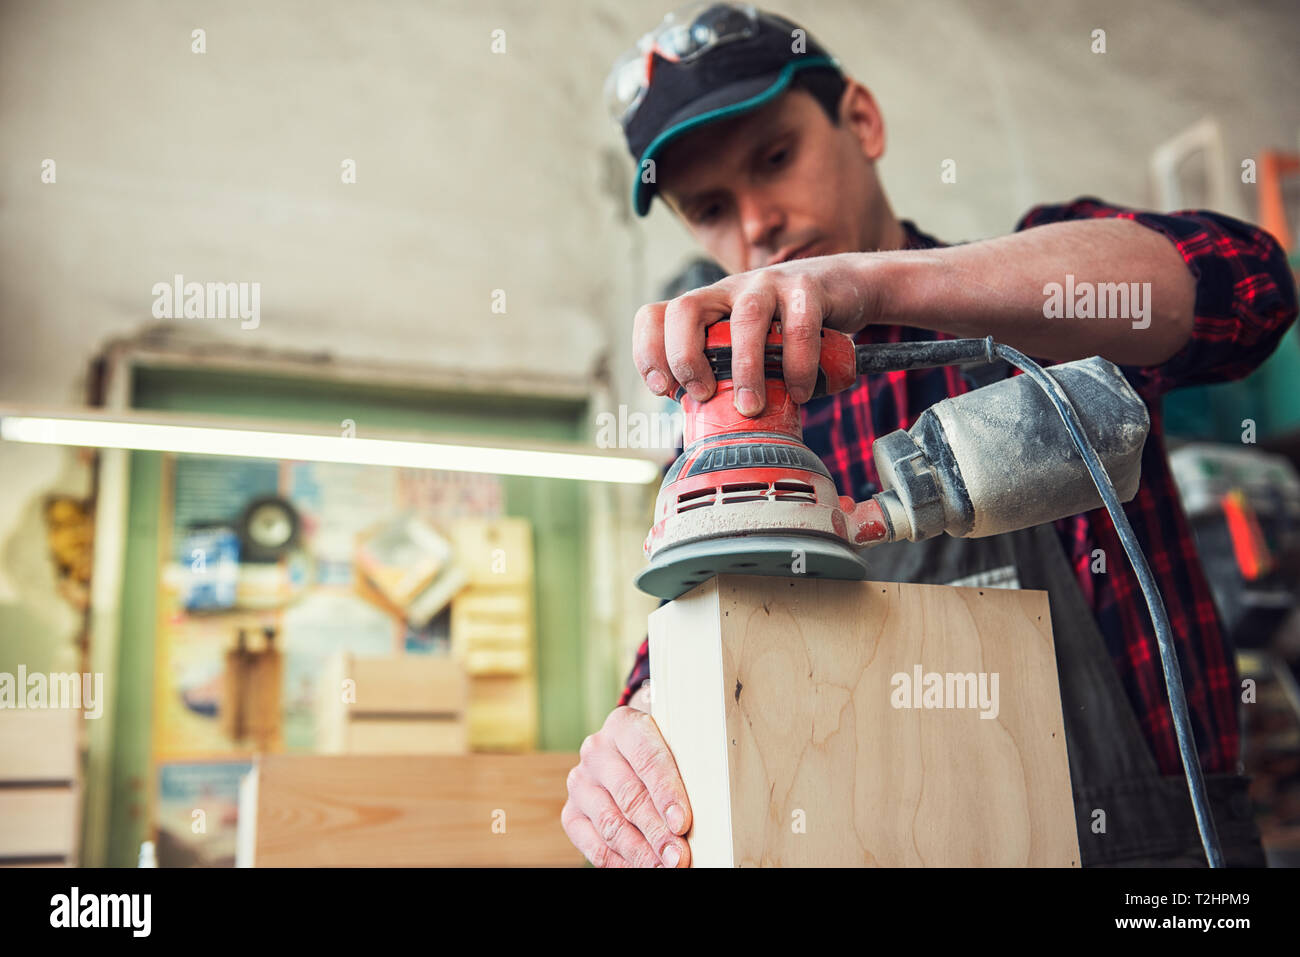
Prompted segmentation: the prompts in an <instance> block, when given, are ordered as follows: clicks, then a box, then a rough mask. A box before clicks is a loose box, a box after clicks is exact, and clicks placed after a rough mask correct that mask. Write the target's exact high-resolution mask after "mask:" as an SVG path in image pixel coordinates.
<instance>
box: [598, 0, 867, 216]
mask: <svg viewBox="0 0 1300 957" xmlns="http://www.w3.org/2000/svg"><path fill="white" fill-rule="evenodd" d="M642 64H643V65H644V66H642ZM805 70H824V71H831V72H833V73H835V74H836V75H842V71H841V70H840V66H839V63H838V62H837V61H836V60H835V58H834V57H833V56H831V54H830V53H829V52H827V50H826V49H825V48H824V47H822V46H821V44H819V43H818V42H817V41H816V40H814V39H813V38H812V37H811V36H810V35H809V34H808V32H807V31H806V30H804V29H803V28H801V27H799V26H798V25H796V24H794V23H792V22H790V21H789V20H786V19H785V18H784V17H779V16H777V15H775V14H771V13H766V12H763V11H759V10H757V9H755V8H754V7H753V6H751V5H750V4H747V3H696V4H692V5H691V6H689V7H684V8H682V9H681V10H679V11H676V12H674V13H671V14H669V15H668V16H666V17H665V18H664V21H663V23H661V24H660V26H659V27H658V28H657V29H656V30H654V31H651V32H650V33H648V34H646V35H645V36H644V37H642V38H641V41H640V43H639V44H638V45H637V47H636V48H635V49H634V50H633V51H630V52H629V53H628V54H625V55H624V57H622V58H621V59H620V60H619V62H618V63H616V64H615V67H614V70H613V72H611V74H610V80H609V83H607V85H606V93H607V96H609V98H610V106H611V108H612V109H613V110H614V112H615V113H616V119H618V121H619V124H620V126H621V127H622V129H623V134H624V136H625V137H626V139H627V146H628V151H629V152H630V153H631V154H632V158H633V159H634V160H635V161H636V164H637V172H636V175H635V176H634V178H633V184H632V207H633V208H634V209H635V210H636V213H637V215H638V216H644V215H645V214H646V213H647V212H648V211H649V209H650V203H651V201H652V200H653V199H654V195H655V193H656V192H657V191H658V186H657V184H656V182H655V180H656V179H657V177H654V176H651V177H647V176H646V175H645V171H646V170H647V167H646V163H647V161H653V160H654V159H655V158H656V157H657V156H658V155H659V154H660V152H661V151H662V150H663V149H664V148H665V147H666V146H667V145H668V144H669V143H671V142H673V141H674V140H676V139H677V138H678V137H680V136H682V135H684V134H686V133H688V132H691V131H692V130H696V129H699V128H700V127H701V126H705V125H707V124H709V123H714V122H717V121H718V120H723V119H729V118H731V117H734V116H739V115H741V114H744V113H748V112H751V111H753V110H756V109H759V108H760V107H763V106H766V105H767V104H768V103H771V102H772V101H773V100H775V99H776V98H777V97H778V96H780V95H781V94H782V93H783V92H785V90H787V89H788V88H789V86H790V83H791V81H792V80H793V78H794V76H795V74H797V73H800V72H802V71H805ZM620 71H621V73H620ZM620 82H621V84H622V89H621V90H619V89H618V87H619V84H620ZM620 94H621V95H620ZM618 114H621V115H618Z"/></svg>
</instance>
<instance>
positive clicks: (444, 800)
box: [240, 753, 583, 867]
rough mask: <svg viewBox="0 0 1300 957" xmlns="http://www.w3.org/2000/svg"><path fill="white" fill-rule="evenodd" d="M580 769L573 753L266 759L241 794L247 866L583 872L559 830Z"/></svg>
mask: <svg viewBox="0 0 1300 957" xmlns="http://www.w3.org/2000/svg"><path fill="white" fill-rule="evenodd" d="M577 763H578V756H577V755H576V754H567V753H548V754H519V755H462V756H455V757H450V756H449V757H400V758H398V757H365V756H353V755H337V756H322V755H287V754H276V755H264V756H262V757H260V758H259V759H258V761H257V765H256V767H255V771H254V773H255V774H256V780H254V781H249V782H248V783H247V784H246V786H245V787H244V788H243V789H241V808H240V830H241V835H240V840H241V844H243V845H245V847H244V850H243V855H242V862H243V863H252V864H255V865H256V866H258V867H557V866H580V865H581V864H582V863H583V857H582V854H581V853H580V852H579V851H578V850H577V849H576V848H574V846H573V845H572V844H571V843H570V842H569V839H568V838H567V837H566V836H565V834H564V830H563V828H562V827H561V826H560V810H561V809H562V808H563V806H564V801H565V799H566V796H567V793H568V792H567V787H566V784H565V781H566V779H567V777H568V774H569V771H570V769H572V768H573V766H574V765H575V764H577ZM251 809H255V810H253V813H248V811H249V810H251ZM246 821H247V824H246ZM494 824H495V825H496V828H495V829H494ZM502 827H504V831H503V832H499V831H501V828H502ZM250 858H251V860H250Z"/></svg>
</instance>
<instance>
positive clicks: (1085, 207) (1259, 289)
mask: <svg viewBox="0 0 1300 957" xmlns="http://www.w3.org/2000/svg"><path fill="white" fill-rule="evenodd" d="M1105 218H1114V219H1131V220H1133V221H1134V222H1136V223H1140V224H1142V225H1143V226H1146V227H1148V228H1149V229H1154V230H1155V231H1156V232H1158V233H1160V234H1161V235H1163V236H1164V237H1165V238H1167V239H1168V240H1169V241H1170V242H1171V243H1173V245H1174V248H1175V249H1177V250H1178V252H1179V255H1181V256H1182V257H1183V261H1184V262H1185V263H1187V268H1188V269H1189V270H1191V273H1192V276H1193V277H1194V278H1195V279H1196V305H1195V311H1196V317H1195V323H1194V325H1193V327H1192V335H1191V339H1190V340H1189V341H1188V342H1187V344H1186V345H1185V346H1184V347H1183V348H1182V349H1181V350H1179V351H1178V352H1177V353H1176V354H1175V355H1173V356H1172V357H1171V358H1169V359H1167V360H1165V361H1164V362H1162V363H1160V364H1159V365H1154V366H1129V367H1125V369H1124V371H1125V374H1126V375H1127V376H1128V377H1129V379H1130V380H1132V381H1133V382H1134V384H1135V385H1136V386H1138V387H1139V389H1140V390H1141V391H1142V392H1144V393H1146V394H1148V395H1160V394H1163V393H1165V392H1168V391H1170V390H1171V389H1177V388H1180V387H1182V386H1189V385H1206V384H1210V383H1214V382H1228V381H1231V380H1233V379H1240V378H1241V377H1242V376H1244V375H1246V374H1248V373H1249V372H1251V371H1252V370H1254V369H1255V368H1256V367H1257V366H1259V364H1260V363H1262V362H1263V361H1264V360H1265V359H1267V358H1268V357H1269V356H1270V355H1271V354H1272V353H1273V350H1274V349H1276V348H1277V345H1278V343H1279V342H1280V341H1281V340H1282V337H1283V336H1284V335H1285V334H1286V331H1287V329H1288V328H1289V327H1290V326H1291V324H1292V323H1293V322H1294V321H1295V318H1296V285H1295V278H1294V277H1293V276H1292V274H1291V269H1290V266H1289V265H1288V263H1287V258H1286V251H1285V250H1284V249H1283V248H1282V245H1281V244H1280V243H1279V242H1278V241H1277V240H1276V239H1274V238H1273V236H1272V235H1270V234H1269V233H1267V232H1265V231H1264V230H1262V229H1260V228H1259V227H1257V226H1252V225H1251V224H1250V223H1245V222H1242V221H1241V220H1237V219H1233V218H1232V217H1230V216H1224V215H1222V214H1220V213H1213V212H1209V211H1208V210H1201V209H1194V210H1180V211H1178V212H1174V213H1149V212H1143V211H1140V210H1133V209H1126V208H1124V207H1120V206H1110V205H1107V204H1106V203H1103V202H1102V201H1101V200H1099V199H1095V198H1092V197H1084V198H1081V199H1077V200H1075V201H1074V202H1071V203H1066V204H1063V205H1059V206H1037V207H1035V208H1034V209H1031V210H1030V211H1029V212H1028V213H1026V214H1025V216H1024V217H1023V218H1022V219H1021V220H1020V222H1019V223H1018V224H1017V225H1016V230H1017V231H1020V230H1022V229H1028V228H1030V227H1032V226H1041V225H1043V224H1044V223H1055V222H1065V221H1068V220H1077V219H1105Z"/></svg>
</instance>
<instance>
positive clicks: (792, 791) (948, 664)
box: [650, 576, 1079, 867]
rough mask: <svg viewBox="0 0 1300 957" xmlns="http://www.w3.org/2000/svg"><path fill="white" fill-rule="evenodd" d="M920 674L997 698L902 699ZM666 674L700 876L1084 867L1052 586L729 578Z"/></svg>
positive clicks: (666, 657)
mask: <svg viewBox="0 0 1300 957" xmlns="http://www.w3.org/2000/svg"><path fill="white" fill-rule="evenodd" d="M917 666H920V668H921V674H922V676H923V678H922V682H921V684H922V687H923V688H924V687H925V684H926V679H925V678H924V675H926V674H929V673H937V674H939V675H948V674H952V675H966V674H970V675H972V676H974V680H975V689H976V691H978V681H979V676H980V675H983V676H984V678H985V686H984V687H985V690H986V692H988V695H987V701H988V703H989V705H990V706H989V707H983V708H981V707H979V706H978V701H977V702H975V704H976V706H975V707H931V708H927V707H896V706H895V705H896V704H904V703H905V702H903V699H902V696H901V693H902V689H903V687H904V685H906V684H910V683H912V680H913V679H914V677H915V675H916V668H917ZM650 673H651V676H652V679H651V693H652V702H653V703H652V713H653V715H654V718H655V720H656V722H657V723H658V724H659V726H660V728H661V730H662V731H663V733H664V736H665V738H666V740H667V741H668V743H669V747H670V748H671V749H672V751H673V754H674V757H675V758H676V760H677V764H678V768H679V770H680V771H681V774H682V779H683V781H684V783H685V785H686V790H687V795H688V797H689V799H690V802H691V808H692V811H693V814H694V818H695V823H694V827H693V830H692V833H691V835H690V837H689V840H690V842H691V853H692V858H693V861H694V863H695V865H696V866H746V865H795V866H807V865H814V866H819V865H837V866H855V865H865V866H886V867H892V866H1018V865H1030V866H1061V867H1077V866H1078V862H1079V853H1078V843H1077V838H1076V834H1075V822H1074V806H1073V801H1072V798H1071V793H1070V778H1069V763H1068V759H1067V755H1066V747H1065V731H1064V722H1063V719H1062V716H1061V704H1060V692H1059V686H1058V682H1057V676H1056V658H1055V653H1054V650H1053V645H1052V632H1051V625H1050V616H1049V613H1048V605H1047V595H1046V593H1045V592H1037V591H1018V590H1009V589H991V588H986V589H976V588H951V587H946V586H937V585H912V584H897V583H876V582H830V581H815V580H809V579H789V578H763V577H757V576H754V577H748V576H722V577H720V578H717V579H712V580H710V581H708V582H705V583H704V584H702V585H699V586H698V587H696V588H695V589H694V590H692V591H691V592H688V593H687V594H686V595H683V596H682V597H681V598H679V599H677V600H676V601H674V602H671V603H669V604H668V605H665V606H663V607H662V608H660V609H658V610H657V611H655V612H654V613H653V614H652V615H651V616H650ZM994 674H996V675H997V685H996V688H997V693H996V695H994V694H993V693H992V692H993V687H994V685H993V683H992V682H993V678H992V676H993V675H994ZM900 675H901V676H905V678H906V680H905V681H904V680H900V679H899V677H898V676H900ZM967 687H968V685H967V684H966V682H964V681H962V680H958V679H953V680H952V681H945V682H944V688H945V689H950V691H951V696H950V699H949V700H946V701H945V700H944V699H942V698H941V697H935V698H932V699H931V700H932V703H948V704H956V703H958V702H956V700H955V695H956V692H957V691H958V690H959V689H961V690H965V689H966V688H967ZM924 700H925V699H924V698H921V699H920V700H919V701H918V703H924ZM993 703H996V714H995V715H994V713H993V712H994V708H993V707H992V704H993ZM981 711H983V712H985V713H989V714H990V717H988V718H984V717H981Z"/></svg>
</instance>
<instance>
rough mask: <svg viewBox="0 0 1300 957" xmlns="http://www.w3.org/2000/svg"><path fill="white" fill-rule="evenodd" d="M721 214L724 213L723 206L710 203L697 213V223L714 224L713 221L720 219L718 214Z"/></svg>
mask: <svg viewBox="0 0 1300 957" xmlns="http://www.w3.org/2000/svg"><path fill="white" fill-rule="evenodd" d="M721 212H722V207H721V206H719V205H718V204H717V203H709V205H708V206H703V207H701V208H700V209H698V210H697V211H696V213H695V221H696V222H697V223H709V222H712V221H713V220H715V219H717V218H718V214H719V213H721Z"/></svg>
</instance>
